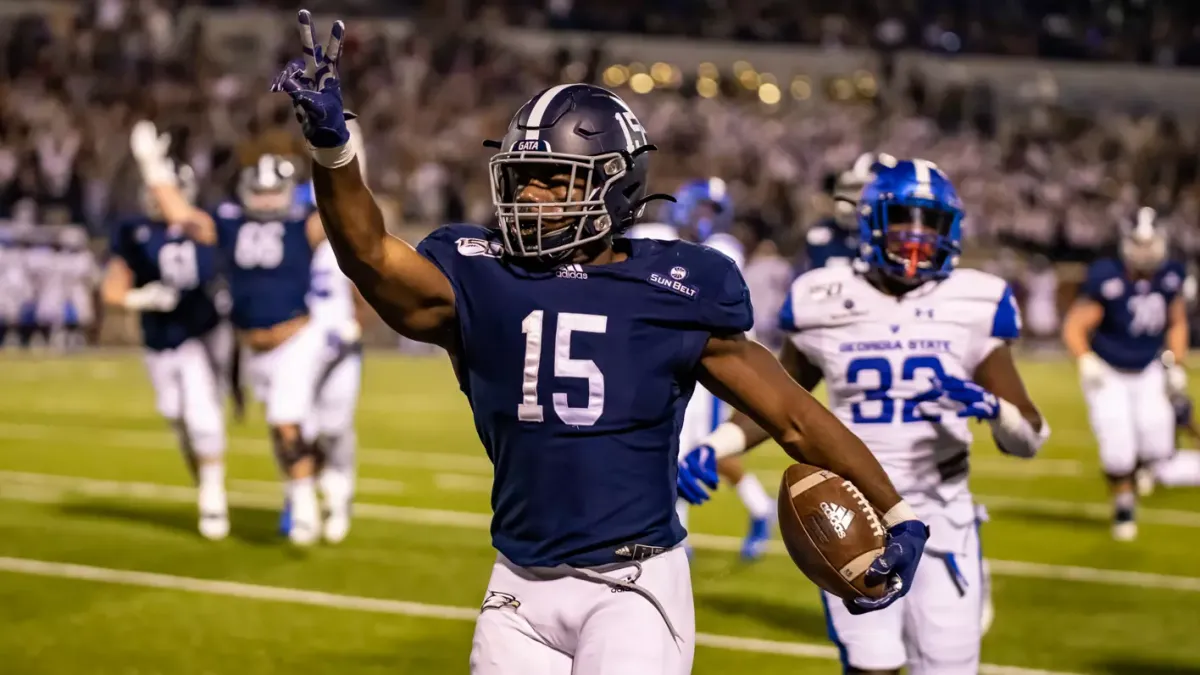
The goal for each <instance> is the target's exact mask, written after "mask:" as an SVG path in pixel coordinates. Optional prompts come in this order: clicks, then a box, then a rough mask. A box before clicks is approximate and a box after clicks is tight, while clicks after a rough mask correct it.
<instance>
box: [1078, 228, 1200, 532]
mask: <svg viewBox="0 0 1200 675" xmlns="http://www.w3.org/2000/svg"><path fill="white" fill-rule="evenodd" d="M1186 277H1187V271H1186V269H1185V268H1184V266H1183V264H1182V263H1179V262H1176V261H1173V260H1170V259H1168V258H1167V238H1166V234H1165V233H1164V232H1163V231H1162V230H1161V228H1159V227H1158V224H1157V222H1156V214H1155V212H1154V210H1153V209H1151V208H1142V209H1140V210H1139V211H1138V213H1137V217H1136V222H1134V223H1131V224H1126V227H1124V228H1123V231H1122V235H1121V255H1120V257H1119V258H1106V259H1102V260H1098V261H1096V262H1094V263H1092V266H1091V267H1090V268H1089V269H1088V273H1087V278H1086V280H1085V281H1084V284H1083V288H1082V291H1081V297H1080V298H1079V300H1077V301H1076V303H1075V304H1074V305H1073V306H1072V307H1071V310H1070V311H1069V312H1068V313H1067V317H1066V319H1065V320H1064V321H1063V331H1062V335H1063V342H1064V343H1065V344H1066V346H1067V349H1069V350H1070V351H1071V354H1072V355H1073V356H1074V357H1075V358H1076V360H1077V362H1078V364H1079V379H1080V383H1081V385H1082V387H1083V394H1084V397H1085V399H1086V400H1087V404H1088V411H1089V415H1090V417H1091V423H1092V431H1093V432H1094V433H1095V436H1096V442H1097V444H1098V445H1099V449H1100V463H1101V465H1103V467H1104V473H1105V474H1106V475H1107V477H1108V482H1109V489H1110V490H1111V492H1112V497H1113V526H1112V534H1113V538H1114V539H1117V540H1119V541H1129V540H1132V539H1134V538H1136V537H1137V521H1136V520H1135V519H1134V505H1135V501H1136V496H1135V494H1134V481H1133V474H1134V470H1135V469H1136V468H1137V466H1138V464H1139V463H1145V464H1146V465H1148V466H1153V465H1154V464H1157V463H1159V462H1163V461H1165V460H1167V459H1168V458H1169V457H1170V456H1171V454H1172V452H1173V451H1174V449H1175V440H1174V434H1173V431H1172V430H1173V428H1174V425H1173V424H1172V418H1173V417H1174V415H1173V413H1172V407H1171V402H1170V397H1171V396H1176V397H1178V396H1181V395H1186V393H1187V372H1186V371H1185V370H1184V369H1183V361H1184V359H1185V358H1186V357H1187V350H1188V323H1187V301H1186V299H1185V298H1184V294H1183V287H1184V281H1185V279H1186ZM1164 357H1165V363H1164V362H1163V361H1162V360H1160V359H1163V358H1164ZM1164 366H1165V367H1164Z"/></svg>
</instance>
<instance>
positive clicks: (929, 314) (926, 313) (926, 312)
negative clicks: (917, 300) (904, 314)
mask: <svg viewBox="0 0 1200 675" xmlns="http://www.w3.org/2000/svg"><path fill="white" fill-rule="evenodd" d="M922 317H924V318H926V319H932V318H933V310H932V309H921V308H920V307H918V308H917V318H918V319H920V318H922Z"/></svg>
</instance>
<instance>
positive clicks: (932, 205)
mask: <svg viewBox="0 0 1200 675" xmlns="http://www.w3.org/2000/svg"><path fill="white" fill-rule="evenodd" d="M962 217H963V206H962V202H961V201H960V200H959V198H958V193H957V192H956V191H955V190H954V185H953V184H951V183H950V179H949V178H947V177H946V174H944V173H942V170H941V169H939V168H937V166H936V165H934V164H933V163H932V162H929V161H927V160H923V159H911V160H907V159H906V160H903V161H900V162H897V163H896V165H895V166H893V167H886V168H882V169H880V170H879V172H878V173H877V174H876V175H875V178H874V179H873V180H872V181H871V182H870V183H868V184H867V186H866V187H865V188H864V189H863V192H862V197H861V198H860V199H859V202H858V225H859V236H860V238H861V241H862V251H863V257H864V259H865V260H866V261H867V263H868V264H869V265H870V266H871V268H873V269H876V270H879V271H880V272H882V273H883V274H886V275H887V276H889V277H891V278H893V279H896V280H901V281H904V282H906V283H910V284H913V283H923V282H925V281H928V280H930V279H941V278H943V277H945V276H947V275H949V274H950V272H951V271H952V270H953V269H954V266H955V265H957V264H958V257H959V255H960V254H961V253H962Z"/></svg>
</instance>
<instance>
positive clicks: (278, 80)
mask: <svg viewBox="0 0 1200 675" xmlns="http://www.w3.org/2000/svg"><path fill="white" fill-rule="evenodd" d="M345 34H346V27H345V26H344V25H343V24H342V22H341V21H335V22H334V24H333V29H332V30H331V31H330V37H329V45H328V46H327V47H326V48H325V49H324V50H322V49H321V47H320V46H319V45H317V31H316V28H314V27H313V22H312V15H311V14H309V12H308V10H306V9H302V10H300V44H301V47H302V49H303V51H304V58H303V59H293V60H292V61H289V62H288V64H287V65H286V66H284V68H283V70H282V71H281V72H280V73H279V75H277V76H276V77H275V81H274V82H272V83H271V91H273V92H278V91H282V92H286V93H287V95H288V96H291V97H292V107H294V108H295V109H296V119H297V120H298V121H299V122H300V126H301V128H302V129H303V130H304V138H305V139H307V140H308V142H309V144H310V145H312V146H313V147H314V148H337V147H341V146H343V145H345V144H346V143H348V142H349V141H350V130H349V129H347V128H346V120H351V119H354V117H355V115H354V114H353V113H348V112H346V111H345V110H344V109H343V108H342V83H341V81H340V80H339V79H338V71H337V65H338V59H339V58H341V56H342V38H343V37H344V36H345Z"/></svg>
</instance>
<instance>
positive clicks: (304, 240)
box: [212, 202, 313, 330]
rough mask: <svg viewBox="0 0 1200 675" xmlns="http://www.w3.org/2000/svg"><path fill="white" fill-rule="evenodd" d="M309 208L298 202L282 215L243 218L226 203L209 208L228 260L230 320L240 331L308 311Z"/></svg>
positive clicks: (309, 279) (239, 208) (275, 322)
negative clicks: (280, 217)
mask: <svg viewBox="0 0 1200 675" xmlns="http://www.w3.org/2000/svg"><path fill="white" fill-rule="evenodd" d="M311 213H312V209H311V208H310V207H305V206H302V205H297V206H295V207H293V208H292V210H291V212H290V213H289V214H288V217H287V219H285V220H272V221H268V222H261V223H260V222H254V221H249V220H246V217H245V215H244V213H243V211H242V207H240V206H238V205H237V204H234V203H232V202H226V203H224V204H221V205H220V206H219V207H217V209H216V211H214V212H213V214H212V216H213V221H214V222H215V223H216V227H217V243H218V246H219V247H220V248H221V251H222V253H223V254H224V257H225V258H226V260H227V261H228V265H227V267H228V269H227V270H226V273H227V274H228V275H229V291H230V295H231V296H232V299H233V311H232V312H231V314H230V319H231V320H232V321H233V325H234V326H236V327H238V328H240V329H244V330H252V329H255V328H269V327H271V326H274V325H277V324H280V323H283V322H284V321H287V320H289V319H294V318H296V317H298V316H304V315H307V314H308V305H307V301H306V296H307V295H308V291H309V284H310V282H311V274H312V256H313V251H312V246H311V245H310V244H309V241H308V236H307V234H306V232H305V221H306V220H307V219H308V216H309V214H311Z"/></svg>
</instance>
